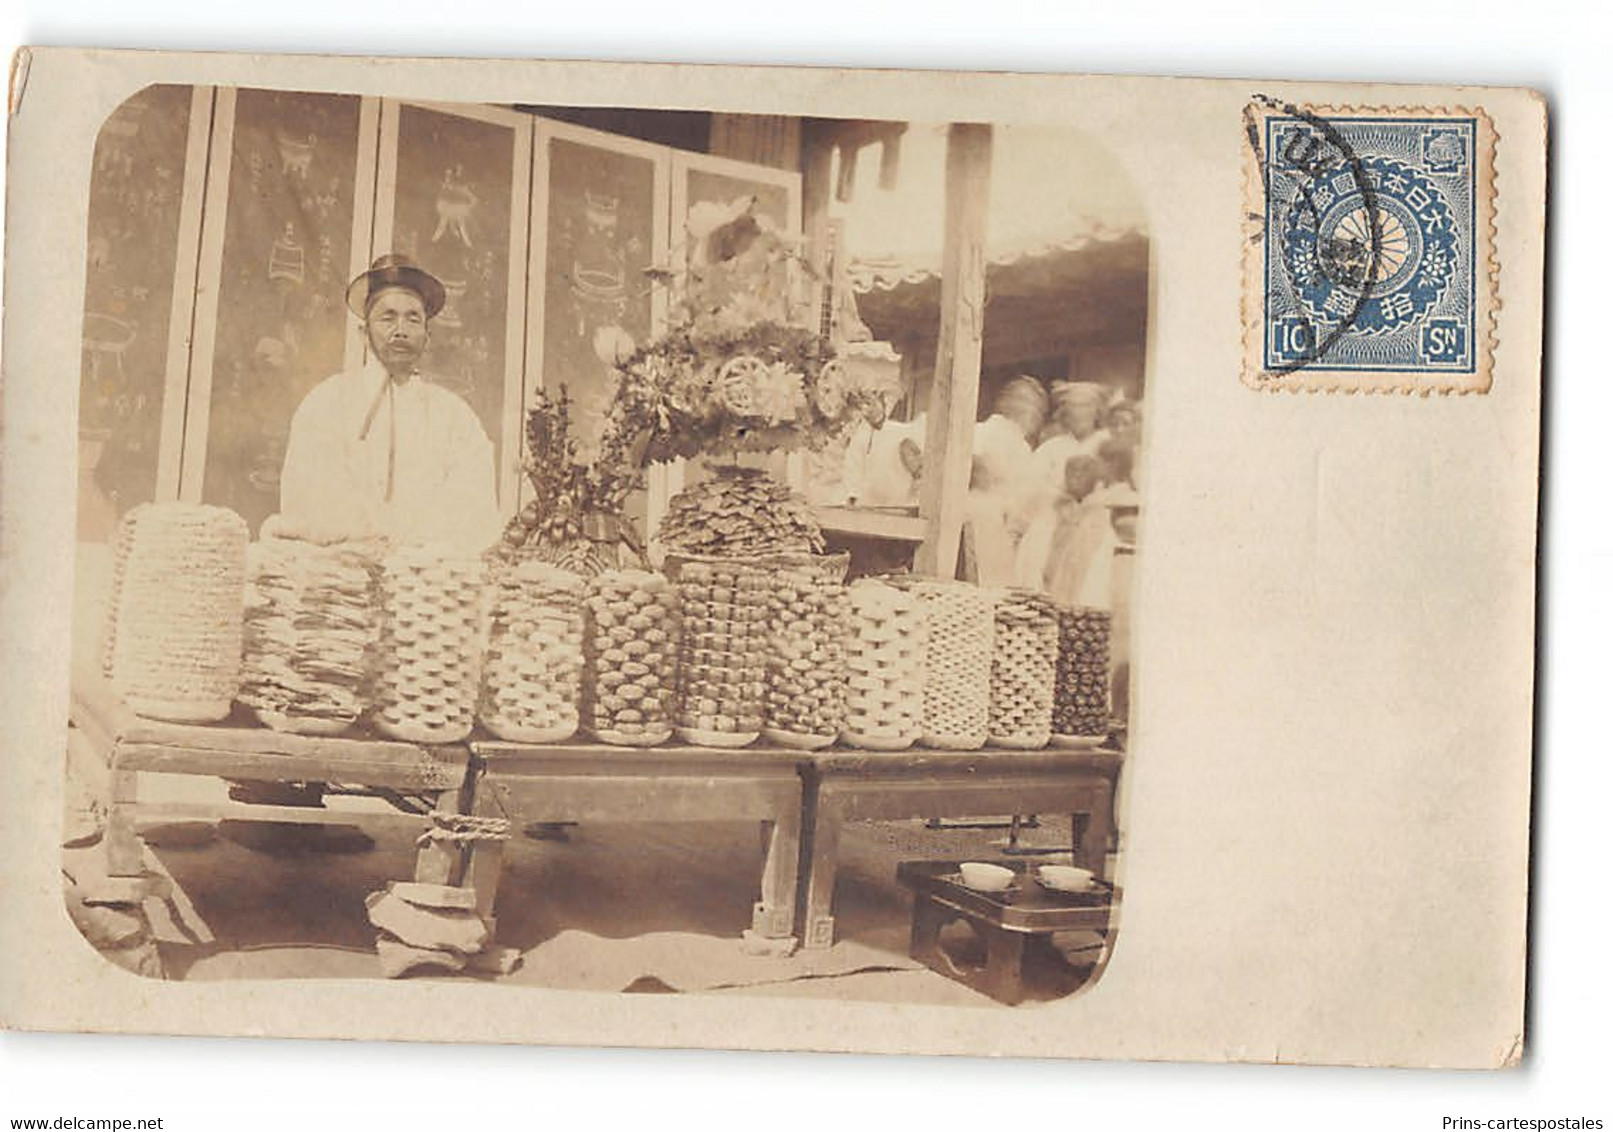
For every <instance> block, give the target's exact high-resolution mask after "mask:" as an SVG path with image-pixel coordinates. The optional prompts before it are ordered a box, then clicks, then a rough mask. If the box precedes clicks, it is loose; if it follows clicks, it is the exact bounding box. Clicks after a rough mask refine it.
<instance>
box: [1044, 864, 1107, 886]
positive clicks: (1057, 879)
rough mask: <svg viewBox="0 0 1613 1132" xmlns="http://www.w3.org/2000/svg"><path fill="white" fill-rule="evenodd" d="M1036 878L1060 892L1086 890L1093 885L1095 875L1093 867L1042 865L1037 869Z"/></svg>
mask: <svg viewBox="0 0 1613 1132" xmlns="http://www.w3.org/2000/svg"><path fill="white" fill-rule="evenodd" d="M1036 878H1037V879H1038V880H1040V881H1041V882H1042V883H1043V884H1045V885H1047V887H1049V888H1056V889H1058V891H1060V892H1085V891H1087V890H1088V889H1089V888H1091V887H1092V882H1093V880H1094V879H1095V876H1094V874H1093V872H1092V870H1091V869H1079V868H1076V867H1075V866H1074V865H1042V866H1040V867H1039V868H1038V869H1037V870H1036Z"/></svg>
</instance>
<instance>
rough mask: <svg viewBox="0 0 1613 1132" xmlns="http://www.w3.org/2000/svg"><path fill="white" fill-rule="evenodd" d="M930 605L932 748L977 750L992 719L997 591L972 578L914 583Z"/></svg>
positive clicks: (927, 656)
mask: <svg viewBox="0 0 1613 1132" xmlns="http://www.w3.org/2000/svg"><path fill="white" fill-rule="evenodd" d="M913 589H914V592H916V593H917V594H918V598H919V602H920V603H921V605H922V606H923V608H924V625H925V644H924V733H923V735H922V736H921V737H920V741H921V742H922V743H923V744H924V745H925V746H927V747H941V748H947V749H951V750H960V751H973V750H977V749H978V748H980V747H983V746H985V744H986V737H987V735H988V733H989V727H990V723H991V654H992V640H993V637H994V635H995V616H994V613H993V606H994V605H995V602H994V600H993V598H992V595H991V594H990V593H989V592H987V591H985V590H982V589H981V588H980V587H979V586H975V585H971V584H969V583H968V582H940V581H924V582H919V583H917V584H916V585H914V587H913Z"/></svg>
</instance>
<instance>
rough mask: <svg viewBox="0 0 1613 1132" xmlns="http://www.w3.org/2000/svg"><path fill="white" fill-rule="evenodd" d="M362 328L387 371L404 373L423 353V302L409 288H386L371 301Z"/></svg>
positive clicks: (424, 327)
mask: <svg viewBox="0 0 1613 1132" xmlns="http://www.w3.org/2000/svg"><path fill="white" fill-rule="evenodd" d="M364 331H365V333H366V334H367V335H369V339H370V349H372V350H374V351H375V356H376V357H377V358H378V359H380V362H381V364H382V365H383V366H385V367H386V370H387V372H388V373H392V374H398V373H408V372H409V371H410V370H412V369H414V367H415V365H416V364H418V363H419V361H420V355H422V354H424V353H425V352H426V339H427V337H428V335H427V332H426V305H425V303H424V302H422V301H421V299H420V296H419V295H417V294H415V293H414V292H413V291H410V290H406V289H405V288H402V287H389V288H387V289H386V290H385V291H382V292H381V293H380V294H379V295H377V296H375V298H374V299H373V300H372V301H371V303H370V310H369V314H368V315H366V316H365V319H364Z"/></svg>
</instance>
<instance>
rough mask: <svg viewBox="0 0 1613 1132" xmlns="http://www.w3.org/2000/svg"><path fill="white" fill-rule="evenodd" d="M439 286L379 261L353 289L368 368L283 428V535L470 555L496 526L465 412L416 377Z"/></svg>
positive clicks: (404, 261)
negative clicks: (286, 431)
mask: <svg viewBox="0 0 1613 1132" xmlns="http://www.w3.org/2000/svg"><path fill="white" fill-rule="evenodd" d="M444 299H445V292H444V290H443V286H442V283H441V282H439V281H438V280H437V279H436V278H435V277H434V276H432V275H430V274H429V273H427V272H425V271H423V270H422V269H420V268H419V267H417V266H416V265H415V264H414V263H413V261H411V260H409V259H408V257H406V256H401V255H384V256H382V257H380V258H379V259H377V260H376V261H375V263H374V265H373V266H372V267H371V268H370V270H369V271H366V272H364V273H363V274H362V275H360V276H359V277H358V278H357V279H355V280H353V282H352V284H351V285H349V287H348V291H347V303H348V306H349V307H350V308H351V309H352V310H353V312H354V313H355V314H356V315H358V316H359V317H360V318H361V319H363V320H364V333H365V336H366V338H367V339H368V342H369V347H370V361H369V362H368V363H366V364H365V365H363V366H360V367H358V368H356V369H352V370H347V371H345V372H343V373H338V374H336V375H334V376H332V377H328V378H326V379H325V380H324V381H322V382H320V383H319V384H318V385H316V386H315V387H314V388H313V389H312V390H310V391H309V393H308V395H307V396H306V397H305V398H303V401H302V404H301V405H299V406H298V407H297V412H296V415H295V416H294V417H293V418H292V422H291V435H290V438H289V441H288V443H287V446H286V458H285V466H284V469H283V470H282V473H281V478H280V510H281V519H282V524H283V529H284V530H285V531H286V532H287V533H291V534H296V535H300V536H302V537H306V538H310V539H315V540H318V541H326V542H328V541H335V540H338V539H348V538H375V537H382V538H388V539H391V540H393V541H395V542H400V543H442V544H446V545H448V546H451V547H453V548H454V549H455V550H456V551H458V552H461V553H465V554H477V553H480V552H481V551H482V550H484V549H485V548H486V547H488V546H489V545H491V544H492V542H493V541H494V540H495V539H496V538H497V537H498V535H499V530H500V527H501V520H500V516H499V511H498V497H497V491H496V487H495V484H494V475H493V446H492V444H491V442H490V441H489V440H488V439H487V433H486V432H485V431H484V430H483V428H482V425H481V422H480V421H479V420H478V419H477V417H476V414H475V412H474V411H473V410H472V409H471V407H470V406H469V405H467V404H466V403H465V402H464V401H463V400H462V399H461V398H459V397H458V396H457V395H456V394H454V393H451V392H449V391H448V390H447V389H444V388H443V387H442V386H440V385H436V384H433V383H432V382H431V381H430V380H429V379H427V378H426V377H424V376H423V375H422V374H421V372H420V359H421V357H422V356H423V355H424V353H425V351H426V347H427V345H428V343H429V342H430V336H431V335H430V328H429V322H430V320H431V318H432V317H434V316H435V315H436V314H437V312H438V311H440V310H442V307H443V302H444Z"/></svg>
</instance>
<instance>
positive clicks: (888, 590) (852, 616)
mask: <svg viewBox="0 0 1613 1132" xmlns="http://www.w3.org/2000/svg"><path fill="white" fill-rule="evenodd" d="M846 605H847V610H848V616H847V634H846V722H845V726H844V727H843V728H842V729H841V732H840V739H841V741H842V742H844V743H846V744H848V745H849V746H853V747H863V748H866V749H869V750H879V751H900V750H905V749H906V748H908V747H911V746H912V745H913V744H914V743H915V742H917V741H918V738H919V736H920V735H922V734H923V731H924V726H923V725H924V654H925V648H924V609H923V607H922V606H921V605H920V604H919V599H918V597H917V595H915V594H914V593H912V592H911V591H910V590H906V589H898V588H897V587H896V586H892V585H889V584H887V583H885V582H881V581H878V580H877V579H873V578H860V579H858V580H857V581H855V582H853V583H851V585H849V586H847V587H846Z"/></svg>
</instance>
